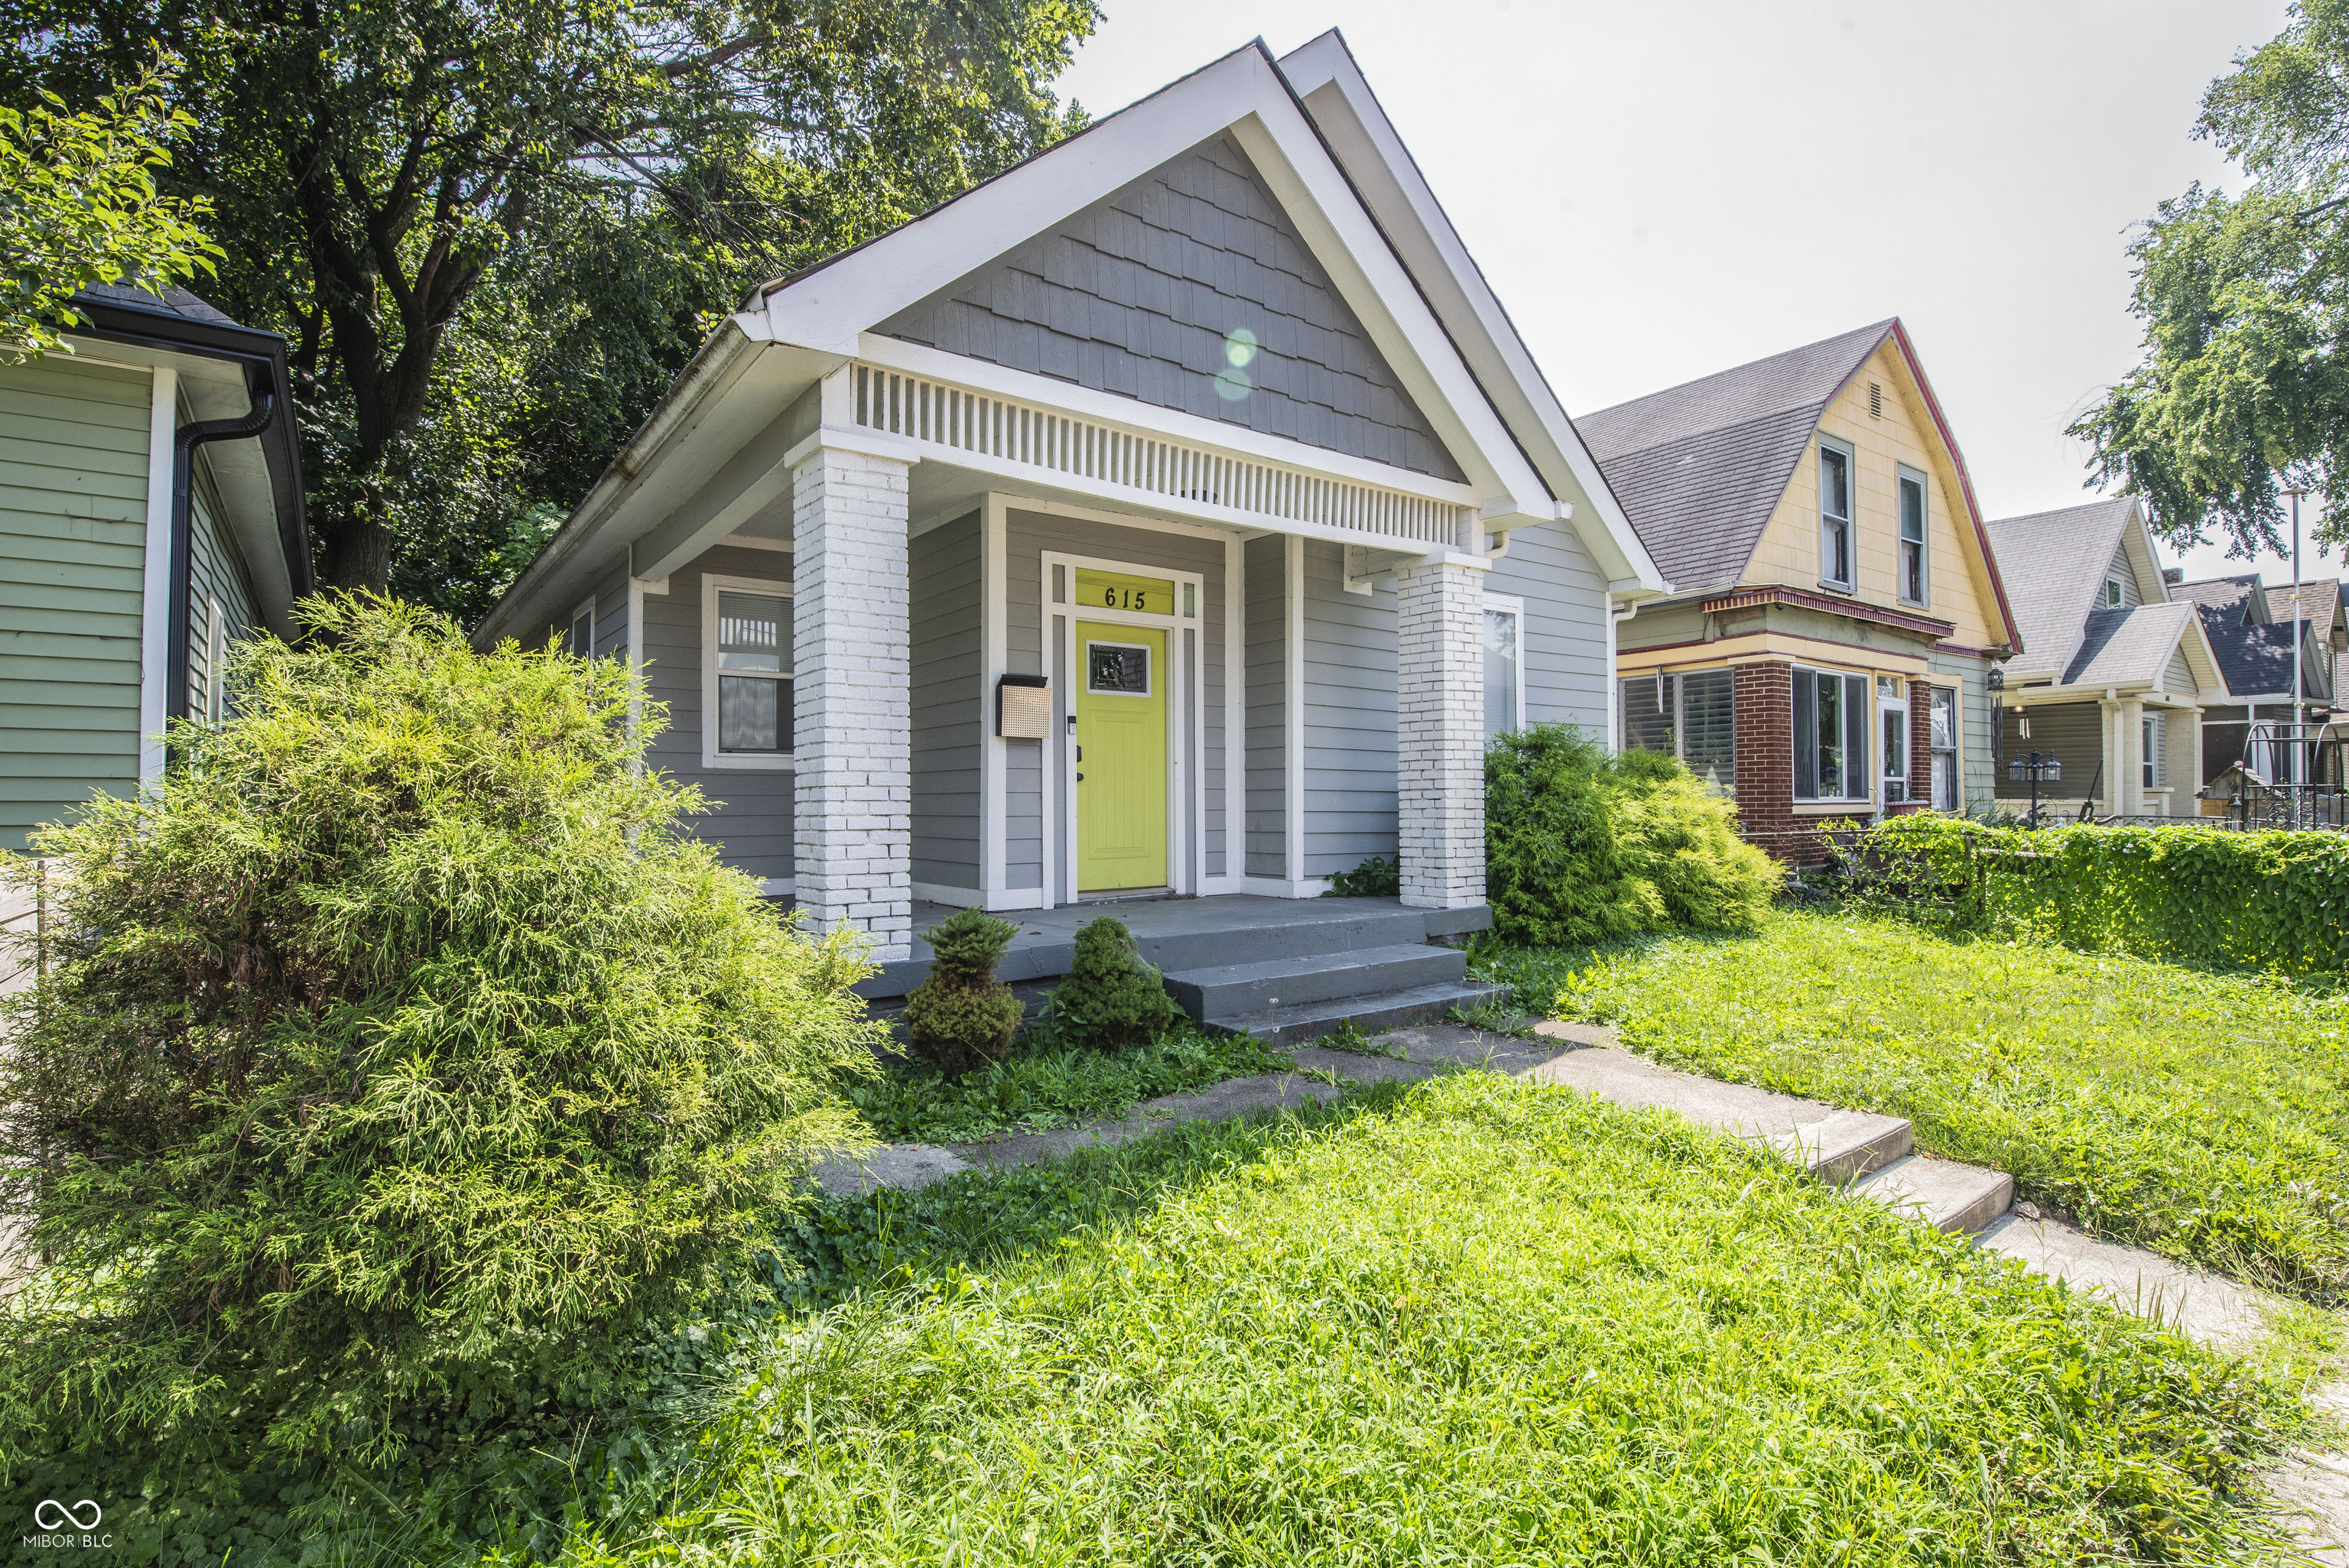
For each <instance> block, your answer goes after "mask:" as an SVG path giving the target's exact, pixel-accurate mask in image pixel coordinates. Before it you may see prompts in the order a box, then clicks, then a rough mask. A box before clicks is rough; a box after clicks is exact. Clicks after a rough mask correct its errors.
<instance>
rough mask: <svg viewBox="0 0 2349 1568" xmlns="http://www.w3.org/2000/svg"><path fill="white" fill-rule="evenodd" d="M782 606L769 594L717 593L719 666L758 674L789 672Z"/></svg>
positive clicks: (786, 625)
mask: <svg viewBox="0 0 2349 1568" xmlns="http://www.w3.org/2000/svg"><path fill="white" fill-rule="evenodd" d="M785 603H786V601H785V600H783V599H782V598H781V597H780V596H778V595H775V594H771V593H719V595H718V667H719V669H721V670H743V671H755V672H757V673H759V674H761V675H781V674H783V673H785V672H786V671H788V670H789V669H790V668H791V665H790V663H789V662H788V659H787V656H786V651H787V650H788V649H789V647H790V643H789V642H788V640H787V631H788V628H789V624H790V617H789V614H788V612H787V611H786V610H785V609H784V605H785Z"/></svg>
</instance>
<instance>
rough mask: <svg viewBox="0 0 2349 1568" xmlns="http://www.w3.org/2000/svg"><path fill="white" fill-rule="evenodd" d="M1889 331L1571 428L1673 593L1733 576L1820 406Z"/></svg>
mask: <svg viewBox="0 0 2349 1568" xmlns="http://www.w3.org/2000/svg"><path fill="white" fill-rule="evenodd" d="M1895 325H1897V324H1896V323H1894V322H1890V321H1879V322H1876V323H1874V324H1872V325H1868V326H1863V327H1860V328H1858V329H1857V330H1856V331H1853V332H1847V333H1843V334H1840V335H1837V336H1835V337H1829V338H1824V339H1822V340H1820V341H1819V342H1817V343H1811V344H1806V345H1804V346H1802V347H1800V348H1794V349H1789V350H1787V351H1786V352H1785V353H1784V354H1774V355H1772V356H1770V357H1769V358H1767V359H1757V360H1755V361H1754V363H1752V364H1751V365H1741V366H1737V367H1735V368H1734V369H1731V370H1723V371H1720V372H1717V373H1716V374H1714V375H1712V376H1707V377H1702V378H1700V379H1698V380H1695V381H1690V382H1685V383H1683V384H1682V385H1681V386H1678V387H1667V388H1665V389H1664V390H1663V391H1661V392H1651V393H1649V394H1648V395H1647V396H1646V397H1634V398H1632V399H1631V400H1630V402H1628V403H1618V404H1616V405H1615V406H1614V407H1611V408H1601V409H1599V411H1598V412H1597V413H1595V414H1585V415H1583V416H1582V417H1581V418H1578V419H1577V420H1576V421H1575V428H1577V429H1578V430H1580V431H1581V432H1582V438H1583V439H1584V440H1585V441H1587V442H1588V443H1589V445H1590V450H1591V452H1592V454H1593V455H1594V456H1596V457H1597V458H1598V459H1599V467H1600V468H1602V469H1605V470H1606V473H1607V479H1608V482H1609V484H1611V485H1613V486H1614V487H1615V493H1616V495H1617V496H1619V497H1620V498H1621V500H1622V502H1623V508H1624V511H1626V512H1628V513H1629V514H1630V518H1631V524H1632V526H1633V527H1634V528H1636V529H1638V530H1639V531H1640V539H1641V540H1642V541H1643V542H1645V543H1646V544H1647V546H1648V550H1649V552H1650V553H1651V554H1652V555H1653V556H1654V557H1655V558H1656V568H1657V570H1658V571H1660V572H1661V573H1663V574H1664V575H1665V576H1666V577H1667V578H1669V579H1670V580H1671V584H1672V587H1673V590H1674V591H1675V592H1676V593H1692V592H1698V593H1701V592H1705V591H1708V590H1711V589H1715V588H1725V587H1728V586H1729V585H1730V584H1732V583H1735V582H1736V581H1737V580H1738V578H1739V576H1740V575H1741V574H1742V573H1744V570H1745V564H1746V562H1749V561H1751V560H1753V559H1754V547H1755V546H1756V545H1757V544H1759V543H1760V542H1761V540H1762V531H1763V530H1764V528H1765V527H1767V526H1768V525H1769V521H1770V516H1771V513H1772V512H1774V511H1776V510H1777V505H1778V498H1779V497H1780V496H1781V495H1783V494H1784V493H1785V489H1786V484H1787V481H1788V480H1791V479H1792V478H1793V477H1794V472H1795V464H1796V463H1798V462H1799V461H1801V460H1802V456H1803V452H1804V450H1805V449H1806V448H1807V447H1808V446H1809V444H1810V439H1811V432H1812V431H1813V430H1815V429H1816V428H1818V423H1819V419H1820V417H1821V416H1822V415H1824V414H1825V413H1826V407H1827V405H1828V404H1829V403H1830V402H1833V401H1834V400H1835V396H1836V394H1837V392H1840V391H1841V390H1843V387H1844V386H1845V384H1846V383H1847V382H1848V381H1850V379H1851V378H1852V377H1853V376H1855V375H1857V373H1858V371H1859V367H1860V366H1863V365H1865V364H1867V363H1868V356H1870V355H1872V354H1874V353H1875V352H1876V351H1877V349H1878V348H1879V347H1880V346H1882V345H1883V343H1884V340H1885V339H1886V338H1888V337H1889V336H1891V335H1892V332H1893V328H1894V326H1895Z"/></svg>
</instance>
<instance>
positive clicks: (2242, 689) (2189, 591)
mask: <svg viewBox="0 0 2349 1568" xmlns="http://www.w3.org/2000/svg"><path fill="white" fill-rule="evenodd" d="M2169 591H2170V593H2173V594H2175V595H2177V596H2178V598H2181V599H2186V600H2189V601H2191V602H2192V603H2193V605H2194V608H2195V612H2196V613H2197V614H2199V615H2200V616H2201V617H2202V630H2203V633H2204V634H2206V635H2207V636H2209V639H2210V652H2211V653H2212V654H2213V655H2215V656H2216V657H2217V658H2218V661H2219V673H2220V675H2221V676H2225V677H2226V681H2227V689H2228V690H2229V691H2230V692H2231V693H2233V694H2234V695H2235V696H2239V697H2256V696H2275V695H2276V694H2278V693H2280V692H2288V691H2290V690H2292V622H2291V620H2290V618H2289V617H2290V615H2291V613H2292V612H2291V606H2290V605H2289V604H2287V605H2286V606H2285V610H2284V614H2285V615H2286V617H2287V618H2286V619H2285V621H2284V624H2282V625H2281V626H2278V625H2274V624H2263V623H2261V622H2256V621H2254V622H2252V623H2251V624H2245V622H2244V616H2245V613H2246V611H2247V610H2248V609H2249V607H2250V606H2249V604H2248V603H2247V601H2249V600H2250V598H2251V595H2252V594H2254V593H2260V594H2261V595H2262V597H2264V591H2263V589H2262V588H2261V583H2260V579H2259V574H2258V573H2250V572H2247V573H2240V574H2239V575H2237V576H2233V577H2208V578H2204V579H2202V580H2201V581H2199V582H2196V583H2176V584H2174V585H2173V586H2172V587H2171V588H2170V590H2169ZM2267 603H2269V604H2270V605H2272V603H2273V601H2272V600H2269V601H2267Z"/></svg>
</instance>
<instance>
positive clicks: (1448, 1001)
mask: <svg viewBox="0 0 2349 1568" xmlns="http://www.w3.org/2000/svg"><path fill="white" fill-rule="evenodd" d="M1508 999H1509V988H1508V987H1507V986H1506V985H1475V984H1473V983H1470V982H1467V981H1449V982H1440V983H1438V984H1435V985H1413V986H1409V987H1406V988H1404V989H1402V990H1399V991H1380V992H1374V993H1372V994H1371V995H1366V996H1338V997H1333V998H1331V999H1330V1000H1329V1001H1326V1002H1303V1003H1298V1004H1294V1005H1285V1006H1278V1007H1268V1008H1264V1009H1262V1010H1260V1011H1257V1012H1250V1013H1227V1014H1224V1015H1222V1016H1214V1017H1208V1018H1205V1019H1202V1020H1201V1022H1203V1023H1205V1024H1206V1026H1207V1027H1209V1028H1211V1029H1221V1030H1223V1031H1224V1032H1225V1033H1226V1034H1231V1035H1253V1036H1255V1037H1257V1039H1259V1040H1262V1041H1264V1042H1265V1044H1267V1045H1271V1046H1279V1045H1294V1044H1296V1043H1298V1042H1299V1041H1302V1040H1318V1039H1319V1038H1320V1037H1322V1036H1324V1035H1327V1034H1330V1033H1331V1032H1333V1031H1334V1030H1336V1029H1337V1028H1338V1027H1340V1026H1341V1025H1343V1024H1345V1023H1346V1022H1348V1021H1349V1020H1351V1021H1352V1022H1353V1023H1354V1024H1355V1025H1356V1026H1358V1027H1359V1028H1361V1031H1362V1032H1363V1033H1364V1034H1376V1033H1378V1032H1379V1031H1380V1030H1381V1029H1402V1028H1408V1027H1410V1026H1412V1025H1414V1024H1428V1023H1433V1022H1435V1021H1436V1020H1438V1019H1440V1018H1442V1017H1444V1015H1446V1014H1447V1013H1449V1012H1451V1011H1452V1009H1453V1008H1454V1007H1461V1008H1475V1007H1481V1006H1485V1005H1487V1004H1488V1003H1496V1002H1506V1001H1507V1000H1508Z"/></svg>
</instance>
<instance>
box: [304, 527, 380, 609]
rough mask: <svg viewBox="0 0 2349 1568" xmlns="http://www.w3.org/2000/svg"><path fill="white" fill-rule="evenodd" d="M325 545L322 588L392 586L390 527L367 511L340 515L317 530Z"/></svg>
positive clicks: (374, 589) (375, 589)
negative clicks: (324, 568)
mask: <svg viewBox="0 0 2349 1568" xmlns="http://www.w3.org/2000/svg"><path fill="white" fill-rule="evenodd" d="M318 533H319V538H320V540H321V542H323V543H324V544H325V545H326V571H325V572H324V573H321V574H320V579H319V583H318V585H319V586H320V587H321V588H341V589H345V590H347V591H350V592H353V593H360V592H365V593H386V592H388V591H389V589H390V587H391V530H389V529H388V528H386V527H385V526H384V525H383V522H382V520H380V519H379V518H377V517H376V516H374V515H373V514H371V513H368V512H364V511H362V512H357V513H355V514H353V515H350V516H347V517H338V518H336V519H334V520H333V521H330V522H327V523H326V525H325V526H324V527H322V528H320V529H319V531H318Z"/></svg>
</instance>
